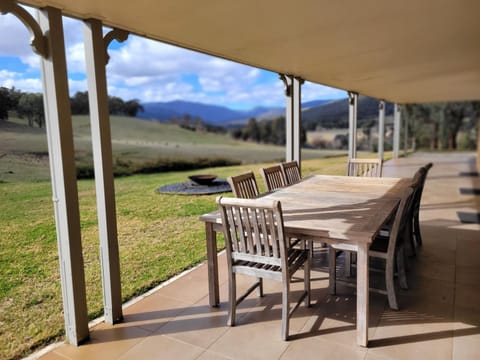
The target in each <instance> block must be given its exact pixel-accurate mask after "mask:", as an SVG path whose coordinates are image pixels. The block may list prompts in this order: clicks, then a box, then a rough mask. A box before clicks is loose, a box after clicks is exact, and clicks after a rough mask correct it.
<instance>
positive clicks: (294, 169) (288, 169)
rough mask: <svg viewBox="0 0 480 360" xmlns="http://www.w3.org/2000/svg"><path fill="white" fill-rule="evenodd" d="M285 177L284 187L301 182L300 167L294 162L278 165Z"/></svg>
mask: <svg viewBox="0 0 480 360" xmlns="http://www.w3.org/2000/svg"><path fill="white" fill-rule="evenodd" d="M280 166H281V167H282V170H283V175H284V176H285V181H286V185H291V184H295V183H297V182H299V181H300V180H302V175H301V174H300V167H299V166H298V163H297V162H296V161H287V162H283V163H281V164H280Z"/></svg>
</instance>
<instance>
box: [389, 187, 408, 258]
mask: <svg viewBox="0 0 480 360" xmlns="http://www.w3.org/2000/svg"><path fill="white" fill-rule="evenodd" d="M413 195H414V185H412V186H409V187H407V188H406V189H405V191H404V193H403V195H402V199H401V200H400V204H399V205H398V208H397V212H396V214H395V219H394V221H393V225H392V229H391V231H390V239H389V242H388V249H387V256H388V257H389V258H391V259H393V257H394V255H395V249H396V247H397V245H398V244H400V242H401V241H403V240H407V239H408V238H409V236H410V232H411V228H410V225H411V222H410V221H411V211H412V206H413Z"/></svg>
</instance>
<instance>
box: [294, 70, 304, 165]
mask: <svg viewBox="0 0 480 360" xmlns="http://www.w3.org/2000/svg"><path fill="white" fill-rule="evenodd" d="M302 84H303V80H302V79H301V78H299V77H294V78H293V121H292V130H293V160H295V161H296V162H297V163H298V166H299V167H300V171H301V166H302V143H301V133H302Z"/></svg>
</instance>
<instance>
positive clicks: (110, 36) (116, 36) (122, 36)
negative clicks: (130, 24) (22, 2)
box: [0, 0, 129, 65]
mask: <svg viewBox="0 0 480 360" xmlns="http://www.w3.org/2000/svg"><path fill="white" fill-rule="evenodd" d="M0 1H1V0H0ZM128 35H129V32H128V31H125V30H122V29H117V28H115V29H112V30H110V31H109V32H108V33H106V34H105V36H104V37H103V42H104V45H105V65H107V64H108V61H109V60H110V55H109V54H108V46H109V45H110V43H111V42H112V41H113V40H117V41H118V42H124V41H125V40H127V39H128Z"/></svg>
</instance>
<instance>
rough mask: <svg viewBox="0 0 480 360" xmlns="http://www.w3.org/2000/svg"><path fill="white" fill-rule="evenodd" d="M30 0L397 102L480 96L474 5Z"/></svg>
mask: <svg viewBox="0 0 480 360" xmlns="http://www.w3.org/2000/svg"><path fill="white" fill-rule="evenodd" d="M22 3H24V4H29V5H33V6H35V7H43V6H53V7H56V8H59V9H62V11H63V13H64V14H65V15H69V16H73V17H76V18H80V19H88V18H95V19H99V20H102V21H103V24H104V25H107V26H111V27H117V28H120V29H124V30H128V31H129V32H131V33H133V34H138V35H141V36H145V37H148V38H151V39H156V40H160V41H163V42H167V43H170V44H174V45H178V46H181V47H185V48H188V49H193V50H198V51H201V52H204V53H207V54H211V55H215V56H219V57H222V58H226V59H230V60H233V61H237V62H240V63H244V64H248V65H251V66H255V67H259V68H263V69H267V70H270V71H274V72H278V73H283V74H291V75H294V76H298V77H301V78H303V79H305V80H308V81H311V82H314V83H319V84H323V85H328V86H332V87H336V88H340V89H345V90H349V91H355V92H358V93H361V94H364V95H368V96H372V97H375V98H379V99H385V100H388V101H392V102H397V103H409V102H430V101H448V100H450V101H453V100H474V99H480V66H478V64H479V63H480V46H479V44H480V35H479V34H480V22H478V19H477V15H478V14H479V13H480V2H478V1H474V0H442V1H435V0H424V1H417V0H406V1H396V2H391V1H373V0H365V1H341V2H339V1H318V0H302V1H296V2H294V1H285V0H263V1H253V0H245V1H239V2H231V1H206V2H202V3H201V6H199V3H198V2H196V1H192V0H186V1H175V0H162V1H156V2H155V1H150V0H137V1H118V0H103V1H98V0H82V1H69V0H24V1H22ZM152 60H154V59H152Z"/></svg>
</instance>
